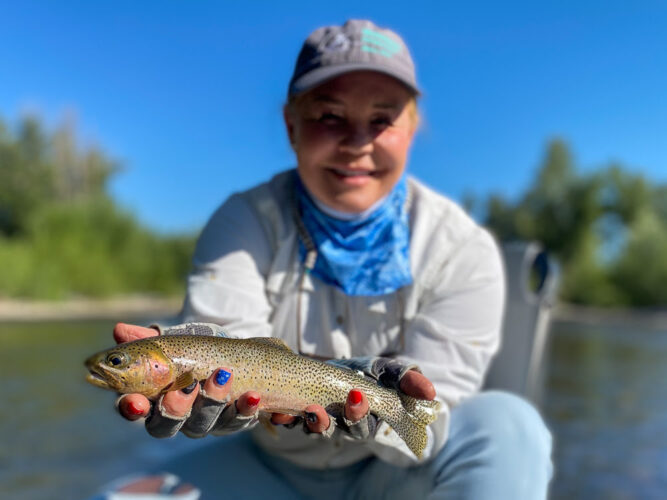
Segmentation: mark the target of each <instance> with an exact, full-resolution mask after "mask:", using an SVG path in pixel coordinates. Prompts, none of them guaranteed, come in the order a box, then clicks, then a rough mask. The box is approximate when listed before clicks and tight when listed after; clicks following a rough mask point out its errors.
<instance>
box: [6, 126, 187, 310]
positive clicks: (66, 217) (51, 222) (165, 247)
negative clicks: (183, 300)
mask: <svg viewBox="0 0 667 500" xmlns="http://www.w3.org/2000/svg"><path fill="white" fill-rule="evenodd" d="M118 171H119V165H118V164H117V162H115V161H113V160H111V159H110V158H108V157H107V155H106V154H105V153H104V152H103V151H102V150H100V149H99V148H95V147H92V148H88V149H86V150H82V149H81V148H80V147H78V144H77V139H76V134H75V129H74V126H73V125H72V124H71V123H66V124H65V125H63V126H61V127H59V128H58V129H57V130H56V131H55V132H53V133H52V134H48V133H47V132H45V131H44V128H43V127H42V125H41V123H40V121H39V119H37V118H34V117H28V118H25V119H23V120H22V121H21V122H20V123H19V125H18V127H17V128H16V132H15V133H11V132H10V130H9V129H8V127H7V126H5V125H4V124H2V123H0V268H1V269H0V296H2V295H5V296H14V297H37V298H64V297H68V296H71V295H86V296H108V295H113V294H121V293H137V292H151V293H162V294H173V293H177V292H180V291H182V287H183V283H184V278H185V275H186V274H187V271H188V269H189V262H190V256H191V253H192V250H193V248H194V238H193V237H192V236H171V237H166V236H159V235H156V234H154V233H152V232H151V231H149V230H147V229H146V228H144V227H142V226H141V225H140V224H139V223H138V222H137V221H136V220H135V218H134V217H133V216H132V215H130V214H128V213H126V212H124V211H123V210H121V209H120V208H119V207H118V206H116V204H115V203H114V202H113V200H112V199H111V197H110V196H109V195H108V193H107V187H108V182H109V180H110V179H111V178H112V176H113V175H114V174H115V173H116V172H118Z"/></svg>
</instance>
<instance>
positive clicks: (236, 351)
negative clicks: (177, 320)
mask: <svg viewBox="0 0 667 500" xmlns="http://www.w3.org/2000/svg"><path fill="white" fill-rule="evenodd" d="M85 364H86V367H87V368H88V370H89V374H88V376H87V378H86V379H87V380H88V382H90V383H91V384H93V385H95V386H98V387H102V388H104V389H110V390H114V391H116V392H120V393H122V394H128V393H139V394H143V395H144V396H146V397H147V398H149V399H151V400H155V399H156V398H158V397H159V396H160V395H161V394H164V393H165V392H167V391H174V390H178V389H182V388H183V387H187V386H188V385H190V384H191V383H192V382H194V381H202V380H205V379H206V378H208V377H209V376H210V375H211V374H212V373H213V372H214V371H215V370H216V369H218V368H220V367H222V366H224V367H228V368H230V369H231V370H232V371H233V373H234V382H233V387H232V390H231V394H230V397H231V398H232V400H235V399H236V398H238V397H239V396H240V395H241V394H243V393H244V392H246V391H250V390H253V391H257V392H258V393H259V394H260V396H261V398H260V403H259V410H260V411H263V412H267V413H286V414H290V415H297V416H303V415H304V410H305V408H306V406H308V405H309V404H319V405H321V406H323V407H324V408H325V409H326V410H327V412H328V413H330V414H332V415H340V413H341V412H342V409H343V405H344V403H345V401H346V399H347V395H348V393H349V391H350V390H351V389H360V390H362V391H364V393H365V394H366V397H367V398H368V403H369V406H370V412H371V413H372V414H373V415H375V416H376V417H378V418H379V419H381V420H384V421H385V422H387V423H388V424H389V425H390V426H391V427H392V428H393V429H394V430H395V431H396V433H397V434H398V436H399V437H400V438H401V439H402V440H403V441H405V443H406V445H407V446H408V448H409V449H410V450H411V451H412V452H413V453H414V454H415V456H416V457H417V458H421V456H422V454H423V451H424V448H425V447H426V444H427V435H426V426H427V425H428V424H430V423H431V422H433V421H434V420H435V419H436V418H437V416H438V412H439V410H440V403H439V402H438V401H425V400H419V399H415V398H412V397H410V396H408V395H406V394H403V393H401V392H398V391H395V390H392V389H388V388H386V387H383V386H380V385H378V384H377V383H376V382H375V381H374V380H373V379H370V378H367V377H364V376H363V375H361V374H359V373H357V372H355V371H353V370H349V369H346V368H341V367H337V366H333V365H330V364H327V363H323V362H321V361H317V360H314V359H311V358H307V357H305V356H300V355H298V354H295V353H294V352H293V351H292V350H291V349H290V348H289V347H288V346H287V344H285V343H284V342H283V341H282V340H280V339H276V338H267V337H256V338H249V339H233V338H224V337H214V336H200V335H163V336H155V337H148V338H144V339H140V340H135V341H132V342H127V343H124V344H119V345H118V346H116V347H113V348H111V349H108V350H105V351H102V352H99V353H97V354H95V355H93V356H91V357H90V358H88V359H87V360H86V363H85Z"/></svg>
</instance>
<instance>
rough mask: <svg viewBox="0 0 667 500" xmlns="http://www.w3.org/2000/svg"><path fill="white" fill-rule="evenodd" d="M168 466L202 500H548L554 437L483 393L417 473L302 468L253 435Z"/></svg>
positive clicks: (373, 465) (536, 420)
mask: <svg viewBox="0 0 667 500" xmlns="http://www.w3.org/2000/svg"><path fill="white" fill-rule="evenodd" d="M224 440H225V441H224V442H222V443H221V442H220V441H221V440H217V441H218V442H216V443H215V444H214V445H212V446H208V447H206V448H204V449H202V450H197V451H195V452H192V453H191V454H189V455H185V456H182V457H179V458H178V459H177V460H175V461H172V462H170V463H168V464H165V467H164V470H168V471H171V472H174V473H175V474H178V476H179V477H181V479H182V480H183V481H186V482H189V483H192V484H194V485H195V486H197V487H198V488H199V489H200V490H201V491H202V499H206V498H217V497H218V496H220V495H224V496H225V497H227V498H271V499H273V500H278V499H295V498H318V499H329V498H330V499H336V500H340V499H347V498H350V499H365V498H383V499H393V498H396V499H413V498H428V499H440V498H446V499H448V500H450V499H474V500H484V499H494V500H503V499H511V500H521V499H526V500H538V499H541V498H546V496H547V487H548V484H549V480H550V478H551V473H552V465H551V457H550V455H551V435H550V433H549V431H548V430H547V428H546V427H545V425H544V423H543V421H542V418H541V417H540V415H539V414H538V412H537V411H536V410H535V409H534V408H533V407H532V406H531V405H530V404H529V403H527V402H526V401H524V400H523V399H521V398H519V397H517V396H514V395H512V394H509V393H503V392H483V393H481V394H479V395H477V396H474V397H472V398H470V399H468V400H466V401H465V402H463V403H462V404H461V405H459V406H457V407H456V408H454V409H453V411H452V415H451V425H450V435H449V439H448V440H447V443H446V444H445V446H444V448H443V449H442V450H441V451H440V453H439V454H438V455H437V456H436V457H435V458H434V459H433V460H431V461H430V462H428V463H426V464H423V465H419V466H416V467H411V468H401V467H395V466H392V465H389V464H386V463H384V462H381V461H380V460H377V459H372V458H371V459H367V460H364V461H362V462H359V463H356V464H354V465H351V466H348V467H344V468H341V469H328V470H314V469H306V468H302V467H297V466H295V465H292V464H291V463H288V462H286V461H284V460H281V459H279V458H276V457H273V456H269V455H267V454H266V453H263V452H262V451H261V450H260V449H259V448H257V446H256V445H254V444H253V442H252V440H251V438H250V437H249V436H248V435H247V434H238V435H236V436H230V437H226V438H224Z"/></svg>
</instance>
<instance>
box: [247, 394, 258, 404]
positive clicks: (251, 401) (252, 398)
mask: <svg viewBox="0 0 667 500" xmlns="http://www.w3.org/2000/svg"><path fill="white" fill-rule="evenodd" d="M247 402H248V406H257V405H258V404H259V398H258V397H257V396H248V399H247Z"/></svg>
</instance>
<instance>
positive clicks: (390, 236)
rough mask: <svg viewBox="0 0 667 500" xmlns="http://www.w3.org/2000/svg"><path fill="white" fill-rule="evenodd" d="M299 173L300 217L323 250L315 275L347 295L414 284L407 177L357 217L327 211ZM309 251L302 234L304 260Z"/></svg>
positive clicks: (316, 263) (379, 291)
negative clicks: (319, 204) (411, 263)
mask: <svg viewBox="0 0 667 500" xmlns="http://www.w3.org/2000/svg"><path fill="white" fill-rule="evenodd" d="M294 177H295V182H294V184H295V190H296V199H297V206H298V211H299V216H300V217H301V221H302V222H303V226H304V227H305V230H306V231H307V232H308V235H309V236H310V238H311V240H312V242H313V244H314V245H315V249H316V250H317V259H316V261H315V266H314V268H313V269H312V271H311V274H313V275H315V276H317V277H318V278H319V279H321V280H322V281H324V282H325V283H328V284H330V285H334V286H336V287H338V288H339V289H341V290H342V291H343V292H345V293H346V294H347V295H384V294H387V293H391V292H394V291H396V290H398V289H399V288H401V287H403V286H405V285H409V284H411V283H412V274H411V273H410V251H409V250H410V228H409V225H408V210H407V206H406V199H407V195H408V186H407V181H406V179H405V176H403V177H401V179H400V180H399V182H398V183H397V184H396V186H394V189H393V190H392V191H391V192H390V193H389V195H388V196H387V197H386V198H385V199H384V200H383V201H381V202H380V204H379V205H378V206H377V207H374V209H373V210H372V211H371V212H370V213H368V214H364V215H363V216H361V217H359V218H354V219H352V220H342V219H339V218H335V217H332V216H331V215H328V214H326V213H325V212H323V211H322V210H321V209H320V208H319V207H318V206H317V203H315V201H314V200H313V198H311V196H310V194H309V193H308V191H307V190H306V188H305V186H304V185H303V183H302V182H301V179H300V178H299V175H298V174H297V173H296V172H295V174H294ZM307 250H308V249H307V248H306V245H305V244H304V241H303V238H299V256H300V258H301V262H304V261H305V259H306V254H307Z"/></svg>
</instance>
